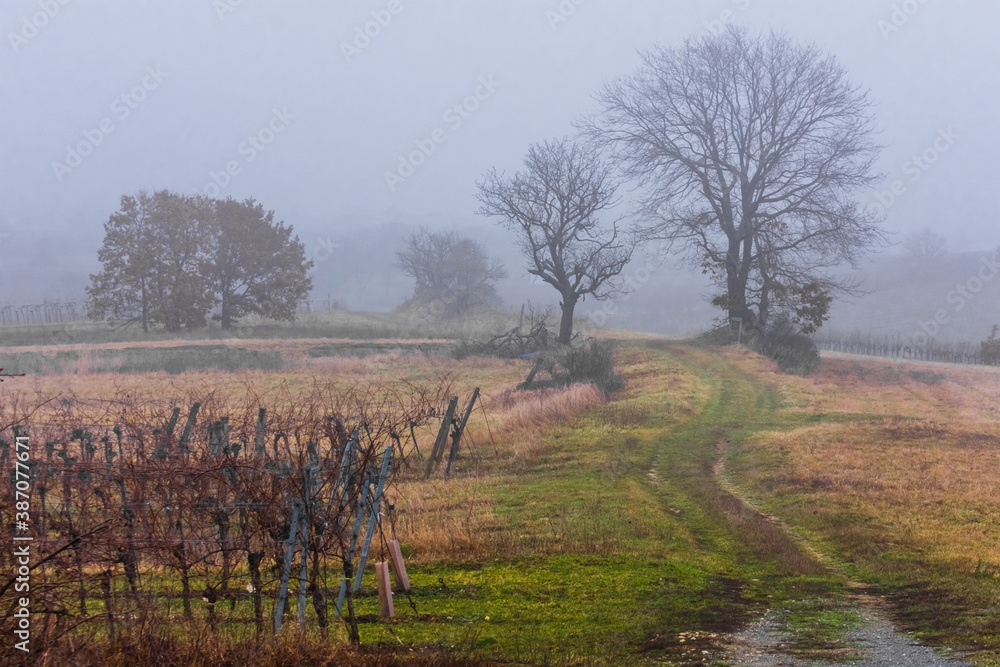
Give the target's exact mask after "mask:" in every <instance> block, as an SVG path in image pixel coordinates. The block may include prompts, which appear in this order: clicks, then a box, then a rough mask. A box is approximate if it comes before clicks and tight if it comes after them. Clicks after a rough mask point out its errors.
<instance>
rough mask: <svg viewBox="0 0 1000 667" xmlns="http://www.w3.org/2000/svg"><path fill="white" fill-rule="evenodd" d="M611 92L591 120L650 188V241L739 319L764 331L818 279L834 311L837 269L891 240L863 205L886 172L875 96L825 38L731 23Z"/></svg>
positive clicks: (593, 131)
mask: <svg viewBox="0 0 1000 667" xmlns="http://www.w3.org/2000/svg"><path fill="white" fill-rule="evenodd" d="M598 99H599V101H600V102H601V104H602V107H603V109H602V111H601V112H600V113H599V114H598V115H596V116H595V117H593V118H591V119H589V120H587V121H585V122H584V123H583V129H584V130H585V131H586V133H587V134H588V135H589V136H590V137H592V138H593V139H595V140H596V141H597V142H598V143H599V144H600V145H602V146H604V147H607V148H608V149H610V151H611V154H612V157H613V159H614V161H615V163H616V164H617V165H618V166H619V167H620V168H621V170H622V172H623V173H624V174H625V175H626V176H627V177H630V178H633V179H635V181H636V182H637V183H638V184H639V185H640V187H641V192H642V196H641V206H640V213H641V215H642V217H643V219H644V220H645V230H644V231H645V236H646V238H650V239H661V240H666V241H668V242H670V243H671V244H672V245H673V246H674V247H675V248H676V249H677V250H679V251H681V252H682V253H684V254H686V255H687V257H688V258H689V259H690V260H692V261H693V262H694V263H697V264H701V265H702V266H703V267H704V269H705V270H706V272H708V273H711V274H712V275H713V276H714V277H715V278H716V280H717V282H718V284H719V285H720V287H721V289H722V293H721V294H719V295H718V296H717V297H716V299H715V301H714V302H715V303H716V304H717V305H719V306H721V307H722V308H723V309H724V310H726V311H727V313H728V316H729V317H730V319H731V320H732V319H733V318H736V317H739V318H742V319H743V320H744V321H746V322H753V321H757V324H758V325H760V326H763V324H765V323H766V319H767V317H768V314H769V310H770V309H771V307H772V306H774V305H775V303H776V301H777V300H776V298H775V297H777V296H780V293H781V292H783V291H784V292H787V290H789V289H802V288H806V286H811V287H809V288H808V289H807V292H809V293H811V294H814V295H817V296H822V298H820V299H819V300H818V301H817V300H815V299H814V300H813V302H812V307H821V306H822V303H823V300H824V299H825V298H827V297H828V296H829V292H830V291H835V290H840V289H849V288H850V285H845V284H844V283H843V281H842V279H840V278H838V277H837V276H836V275H835V274H834V273H833V271H832V269H833V268H834V267H836V266H840V265H842V264H843V263H845V262H846V263H850V264H851V265H853V264H854V263H855V261H856V259H857V258H859V257H860V256H861V255H863V254H864V253H865V252H866V250H867V249H869V248H871V247H872V246H876V245H880V244H882V243H884V241H885V237H884V235H883V233H882V231H881V230H880V229H879V224H880V223H881V217H880V216H879V214H877V213H875V212H874V211H872V210H870V209H867V208H865V207H863V206H861V205H860V204H859V203H858V202H857V201H856V196H857V194H858V193H859V192H862V191H865V190H868V189H870V188H872V187H873V186H874V185H875V184H876V183H877V182H878V181H879V179H880V176H879V175H877V174H875V173H874V172H873V166H874V163H875V161H876V159H877V157H878V154H879V152H880V150H881V146H880V145H879V144H877V143H876V142H875V140H874V136H875V129H874V120H873V115H872V104H871V102H870V100H869V98H868V94H867V92H864V91H862V90H860V89H859V88H857V87H855V86H853V85H851V84H850V83H848V82H847V80H846V76H845V73H844V70H843V69H842V68H841V66H840V65H839V64H838V63H837V61H836V60H835V59H834V58H833V57H830V56H826V55H824V54H823V53H821V52H820V51H819V49H818V48H816V47H814V46H799V45H796V44H794V43H792V42H791V41H790V40H789V39H788V38H787V37H784V36H782V35H778V34H774V33H771V34H768V35H764V36H756V37H754V36H750V35H748V34H747V32H746V31H745V30H743V29H740V28H735V27H730V28H728V29H727V31H726V32H724V33H722V34H721V35H718V36H713V37H704V38H701V39H699V40H690V41H688V42H687V43H685V45H684V46H683V47H682V48H680V49H665V48H656V49H653V50H651V51H649V52H646V53H644V54H643V65H642V66H641V67H640V68H639V70H638V71H637V72H636V73H635V74H633V75H631V76H629V77H626V78H623V79H620V80H618V81H616V82H613V83H611V84H609V85H607V86H606V87H605V88H604V89H603V90H602V91H601V92H600V93H599V95H598ZM761 302H763V304H762V303H761ZM827 303H828V301H827ZM755 309H756V312H755Z"/></svg>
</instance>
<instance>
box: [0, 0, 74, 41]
mask: <svg viewBox="0 0 1000 667" xmlns="http://www.w3.org/2000/svg"><path fill="white" fill-rule="evenodd" d="M71 1H72V0H37V3H36V4H38V9H39V11H37V12H34V13H33V14H31V15H30V16H23V17H21V25H20V28H19V29H18V31H17V32H8V33H7V41H9V42H10V48H12V49H14V53H17V52H18V51H20V50H21V49H22V48H23V47H25V46H27V45H28V42H30V41H31V40H33V39H34V38H35V37H36V36H38V33H39V32H40V31H41V30H42V29H43V28H44V27H45V26H47V25H48V24H49V21H51V20H52V19H54V18H55V17H56V16H58V15H59V12H60V11H61V10H62V8H63V7H65V6H66V5H68V4H69V3H70V2H71Z"/></svg>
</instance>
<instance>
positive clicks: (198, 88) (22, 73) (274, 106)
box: [0, 0, 1000, 303]
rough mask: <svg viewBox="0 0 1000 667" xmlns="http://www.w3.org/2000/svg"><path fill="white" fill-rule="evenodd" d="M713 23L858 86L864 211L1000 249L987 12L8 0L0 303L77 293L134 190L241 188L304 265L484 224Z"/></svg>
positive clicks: (745, 4) (419, 0) (860, 5)
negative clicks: (655, 63)
mask: <svg viewBox="0 0 1000 667" xmlns="http://www.w3.org/2000/svg"><path fill="white" fill-rule="evenodd" d="M724 23H735V24H738V25H743V26H746V27H747V28H749V29H751V30H753V31H761V30H768V29H774V30H777V31H781V32H784V33H786V34H788V35H789V36H790V37H792V38H793V39H795V40H797V41H800V42H803V43H816V44H818V45H819V46H820V47H821V48H822V49H824V50H825V51H826V52H828V53H830V54H832V55H834V56H836V57H837V58H838V59H839V60H840V61H841V63H842V64H843V65H844V67H845V68H846V70H847V73H848V76H849V78H850V80H851V81H852V82H853V83H856V84H858V85H860V86H862V87H863V88H867V89H869V90H870V91H871V95H872V98H873V100H874V101H875V103H876V114H877V121H878V124H879V126H880V128H881V137H880V138H881V140H882V141H883V142H884V143H885V144H886V149H885V150H884V152H883V157H882V159H881V162H880V167H879V168H880V170H881V171H882V172H884V173H885V175H886V181H885V183H884V185H883V187H882V188H880V189H879V190H878V191H875V192H872V193H867V194H866V195H865V199H864V201H865V203H866V204H868V205H872V206H881V207H883V208H884V210H885V213H886V223H885V227H886V229H887V230H888V231H889V232H891V233H893V234H895V235H896V236H895V237H894V238H895V239H896V240H900V239H901V238H902V237H903V236H904V235H905V234H906V233H908V232H911V231H915V230H917V229H920V228H923V227H930V228H932V229H935V230H937V231H940V232H942V233H945V234H946V235H947V237H948V239H949V247H950V248H952V249H954V250H976V249H984V248H992V247H996V246H997V245H998V243H1000V229H998V226H997V210H998V204H1000V188H998V187H997V186H996V184H995V165H996V164H997V159H996V156H997V155H998V154H1000V123H998V122H997V120H996V113H997V108H998V102H1000V77H998V76H997V68H998V65H1000V62H998V60H1000V58H998V55H1000V45H998V41H997V40H996V38H995V33H996V26H997V25H998V24H1000V3H994V2H988V1H987V0H978V1H972V0H949V2H947V3H945V2H944V1H943V0H906V1H900V0H864V1H862V0H847V1H841V2H836V3H834V2H819V1H813V0H805V1H803V0H799V1H797V2H792V1H791V0H713V1H709V2H680V1H679V0H660V1H654V0H633V1H626V2H622V1H618V2H611V1H610V0H561V1H560V0H503V1H502V2H501V1H500V0H492V1H483V0H479V1H462V2H444V1H440V0H439V1H433V0H363V1H359V2H320V1H318V0H314V1H305V0H290V1H283V2H276V1H265V0H171V1H170V2H153V1H151V0H129V1H128V2H125V1H117V2H114V1H110V0H4V2H3V3H2V4H0V37H2V38H3V39H2V43H0V73H2V85H0V114H2V119H3V122H2V123H0V288H2V290H3V295H2V296H0V302H4V303H24V302H26V301H27V300H31V299H41V298H52V299H66V298H71V297H76V296H78V295H80V294H82V287H83V285H85V284H86V283H87V280H88V279H87V274H88V273H89V272H93V271H96V269H97V266H98V265H97V260H96V252H97V248H98V247H99V245H100V242H101V239H102V237H103V228H102V225H103V223H104V222H105V221H106V220H107V218H108V216H109V215H110V214H111V213H113V212H114V211H115V210H116V209H117V208H118V204H119V200H120V198H121V196H122V195H125V194H133V193H135V192H137V191H138V190H141V189H146V190H159V189H164V188H166V189H170V190H175V191H178V192H186V193H195V192H201V193H205V194H208V195H210V196H219V197H223V198H224V197H227V196H232V197H234V198H237V199H243V198H246V197H254V198H256V199H257V200H258V201H260V202H261V203H263V204H264V206H265V207H266V208H268V209H273V210H274V211H275V214H276V217H277V218H279V219H282V220H284V221H286V222H287V223H289V224H291V225H293V227H294V228H295V230H296V231H297V232H298V234H299V236H300V237H301V239H302V241H304V242H305V244H306V247H307V253H308V254H309V255H310V256H312V257H314V258H318V257H326V256H328V255H329V254H330V253H329V251H328V250H326V249H327V248H330V247H334V248H335V247H337V245H338V243H337V239H338V238H346V237H347V236H349V235H351V234H354V233H356V232H357V231H358V230H363V229H377V228H379V226H380V225H384V224H386V223H394V224H402V225H410V224H412V225H416V224H425V225H430V226H432V227H434V226H441V227H460V228H468V229H470V230H475V229H484V228H486V227H488V226H491V223H490V222H489V221H487V220H485V219H483V218H479V217H477V216H476V215H475V210H476V208H477V205H478V204H477V201H476V199H475V193H476V185H475V183H476V179H477V178H480V177H481V176H482V174H483V173H484V172H485V171H486V170H487V169H489V168H491V167H496V168H498V169H500V170H506V171H508V172H510V171H513V170H516V169H517V168H518V167H519V165H520V163H521V160H522V158H523V156H524V154H525V152H526V150H527V148H528V146H529V145H530V144H531V143H533V142H538V141H542V140H544V139H548V138H555V137H561V136H565V135H568V134H571V133H573V132H574V121H576V120H578V119H579V118H580V117H581V116H583V115H584V114H587V113H590V112H593V111H595V110H596V103H595V101H594V94H595V92H596V91H597V90H598V89H599V88H600V87H601V86H602V84H604V83H606V82H608V81H611V80H613V79H614V78H616V77H619V76H627V75H629V74H630V73H632V72H634V71H635V70H636V68H637V66H638V64H639V60H640V59H639V52H640V51H641V50H643V49H647V48H650V47H652V46H653V45H655V44H660V45H664V46H679V45H681V44H682V43H683V41H684V39H686V38H688V37H692V36H697V35H699V34H701V33H706V32H717V31H719V30H721V28H722V25H723V24H724ZM484 233H485V232H484ZM490 238H498V237H496V236H495V235H494V236H491V237H490ZM324 253H325V254H324ZM372 261H373V262H376V263H377V262H382V263H384V264H385V266H386V267H387V268H386V270H387V271H388V270H390V265H391V261H392V260H391V257H373V258H372ZM518 276H522V277H523V273H519V274H518ZM318 287H319V286H318Z"/></svg>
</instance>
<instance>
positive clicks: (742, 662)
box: [712, 440, 971, 667]
mask: <svg viewBox="0 0 1000 667" xmlns="http://www.w3.org/2000/svg"><path fill="white" fill-rule="evenodd" d="M729 448H730V443H729V441H728V440H723V441H720V443H719V444H718V445H717V448H716V460H715V463H714V465H713V469H712V477H713V480H714V481H715V483H716V484H717V485H718V486H719V488H721V489H723V490H724V491H725V492H726V493H727V494H728V495H729V496H730V497H732V498H733V499H735V500H736V501H737V502H739V503H740V505H742V506H743V507H744V508H745V511H747V512H751V513H753V514H754V515H756V516H757V517H758V520H759V521H762V522H765V523H766V524H768V525H770V526H772V527H773V528H774V529H775V530H776V531H778V532H780V534H781V535H782V536H783V537H784V539H787V540H788V541H790V542H791V543H794V545H795V546H796V548H797V549H798V550H800V551H801V552H802V553H804V554H806V555H807V556H808V557H809V559H810V560H812V561H814V562H816V563H818V564H821V565H822V566H823V567H824V568H826V569H828V570H829V571H832V572H835V573H837V574H839V575H840V576H842V577H843V579H844V580H845V582H846V585H847V588H848V589H849V591H850V592H849V593H848V594H847V595H845V596H843V597H842V598H840V599H836V600H834V599H828V598H814V599H805V600H801V601H797V602H798V605H799V606H800V607H804V608H805V609H806V610H807V613H806V616H805V618H806V619H807V621H806V623H799V625H798V627H795V625H796V624H795V622H794V621H793V619H794V618H795V614H796V613H799V614H800V615H801V612H802V610H801V609H800V610H796V609H794V608H793V606H788V605H786V608H784V609H780V610H778V609H769V610H768V611H767V613H766V614H765V615H764V617H763V618H761V619H760V620H758V621H757V622H755V623H752V624H750V625H748V626H747V627H745V628H744V629H742V630H740V631H739V632H735V633H731V634H729V635H728V636H726V637H725V639H724V641H723V643H724V644H725V648H724V649H723V651H722V654H723V657H722V659H723V662H722V663H716V664H723V665H730V666H731V667H776V666H778V665H783V666H787V667H799V666H802V667H807V666H810V665H811V666H815V665H817V664H823V665H854V666H855V667H883V666H884V667H895V666H899V665H907V666H912V667H938V666H941V667H945V666H954V665H970V664H971V663H968V662H965V661H962V660H958V659H955V658H951V657H945V656H941V655H938V654H937V653H935V652H934V650H933V649H932V648H930V647H927V646H923V645H920V644H918V643H917V642H916V641H915V640H913V639H912V638H910V637H906V636H904V635H901V634H899V633H898V632H897V631H896V629H895V628H894V626H893V624H892V623H891V622H890V621H889V620H888V618H887V609H886V603H885V601H884V600H883V599H882V598H881V597H879V596H876V595H874V594H872V593H871V592H870V590H869V588H868V587H867V586H866V585H865V584H862V583H859V582H856V581H851V580H850V578H849V577H847V575H846V574H845V573H844V572H843V569H842V568H840V567H839V566H838V564H837V563H836V562H835V561H834V559H832V558H830V557H829V556H828V555H826V554H824V553H822V552H820V551H819V550H818V549H816V548H815V546H814V545H812V544H811V543H810V542H809V541H808V540H807V539H805V538H804V537H802V536H801V535H799V534H798V533H797V532H796V531H795V530H794V528H793V527H792V526H790V525H788V524H787V523H785V522H784V521H783V520H782V519H781V518H780V517H777V516H775V515H773V514H769V513H766V512H763V511H761V510H759V509H757V508H756V507H755V505H754V503H753V502H752V501H751V500H750V499H749V498H748V497H747V496H746V495H745V494H744V493H743V492H742V491H741V490H740V489H739V487H737V486H736V485H735V484H734V483H733V482H732V481H731V480H730V479H729V478H728V477H727V475H726V457H727V454H728V452H729ZM809 614H812V616H811V617H810V616H809ZM810 618H811V619H813V622H812V623H809V619H810ZM851 618H853V619H855V623H853V624H848V623H843V624H842V626H843V629H838V628H837V627H836V626H837V625H838V624H837V623H836V621H838V620H840V619H851ZM831 621H832V622H831ZM848 625H853V626H854V627H848Z"/></svg>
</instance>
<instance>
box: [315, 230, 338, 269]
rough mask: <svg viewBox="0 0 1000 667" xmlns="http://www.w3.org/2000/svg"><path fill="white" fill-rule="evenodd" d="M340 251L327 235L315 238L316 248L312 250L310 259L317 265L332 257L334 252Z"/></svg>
mask: <svg viewBox="0 0 1000 667" xmlns="http://www.w3.org/2000/svg"><path fill="white" fill-rule="evenodd" d="M337 250H340V244H339V243H337V242H336V241H334V240H333V239H332V238H330V235H329V234H328V235H327V236H326V237H319V236H317V237H316V247H315V248H313V251H312V258H313V261H314V262H316V264H317V265H319V264H322V263H323V262H325V261H326V260H328V259H330V258H331V257H333V254H334V252H335V251H337Z"/></svg>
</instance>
